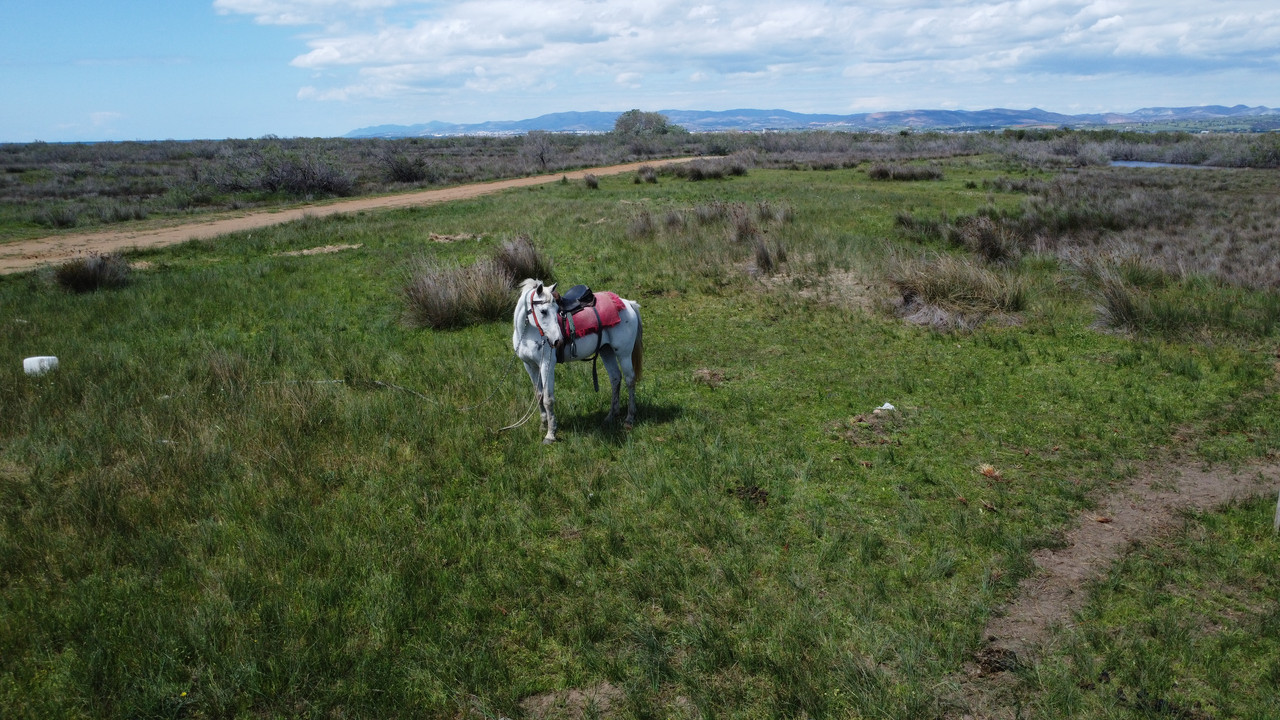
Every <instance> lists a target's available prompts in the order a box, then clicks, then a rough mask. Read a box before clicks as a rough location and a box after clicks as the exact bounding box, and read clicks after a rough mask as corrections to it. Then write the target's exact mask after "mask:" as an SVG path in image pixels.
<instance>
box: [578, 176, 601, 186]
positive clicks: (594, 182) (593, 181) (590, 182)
mask: <svg viewBox="0 0 1280 720" xmlns="http://www.w3.org/2000/svg"><path fill="white" fill-rule="evenodd" d="M582 182H583V183H584V184H586V186H587V188H589V189H591V190H599V189H600V178H598V177H596V176H595V175H593V174H591V173H587V174H586V175H583V176H582Z"/></svg>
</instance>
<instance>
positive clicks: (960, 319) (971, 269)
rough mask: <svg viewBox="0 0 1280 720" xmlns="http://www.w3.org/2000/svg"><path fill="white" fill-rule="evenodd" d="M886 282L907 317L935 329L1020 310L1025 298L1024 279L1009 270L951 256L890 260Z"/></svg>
mask: <svg viewBox="0 0 1280 720" xmlns="http://www.w3.org/2000/svg"><path fill="white" fill-rule="evenodd" d="M889 282H890V284H891V285H892V286H893V287H894V289H895V290H897V292H898V293H899V294H900V296H901V299H902V302H901V307H900V310H901V312H902V314H903V315H904V316H906V318H907V319H908V320H909V321H911V322H915V323H918V324H922V325H929V326H931V327H934V328H937V329H967V328H971V327H974V326H976V325H978V324H980V323H981V322H982V321H983V320H985V319H986V318H987V317H989V316H992V315H1009V314H1012V313H1017V312H1021V311H1022V310H1025V309H1026V307H1027V301H1028V297H1029V289H1028V287H1027V283H1026V281H1025V280H1023V279H1022V278H1020V277H1019V276H1017V275H1015V274H1013V273H1012V272H1007V271H999V270H993V269H991V268H988V267H985V266H984V265H982V264H981V263H980V262H975V261H974V260H972V259H970V258H967V257H959V256H955V255H934V256H927V257H924V258H919V259H914V258H913V259H906V260H904V259H896V260H893V261H892V262H891V263H890V267H889Z"/></svg>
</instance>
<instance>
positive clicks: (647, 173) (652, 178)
mask: <svg viewBox="0 0 1280 720" xmlns="http://www.w3.org/2000/svg"><path fill="white" fill-rule="evenodd" d="M642 182H647V183H656V182H658V171H657V170H655V169H654V167H653V166H652V165H641V166H640V167H639V168H638V169H637V170H636V184H637V185H639V184H640V183H642Z"/></svg>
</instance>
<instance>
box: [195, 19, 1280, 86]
mask: <svg viewBox="0 0 1280 720" xmlns="http://www.w3.org/2000/svg"><path fill="white" fill-rule="evenodd" d="M214 7H215V8H216V9H217V11H218V12H220V13H224V14H244V15H249V16H252V17H253V18H254V19H255V20H256V21H257V22H260V23H273V24H289V25H297V26H300V27H304V28H307V29H306V30H305V31H304V32H307V33H313V34H309V35H306V36H303V37H302V38H300V39H301V40H302V41H303V42H305V45H306V49H305V50H304V51H301V52H300V53H299V54H298V55H297V56H296V57H295V58H294V59H293V61H292V64H293V65H294V66H295V67H297V68H301V69H306V70H309V71H311V72H312V73H314V77H313V78H312V79H311V81H310V84H309V86H308V87H307V88H304V89H303V90H301V91H299V97H301V98H305V99H317V100H318V99H329V100H346V101H350V100H354V99H359V98H397V97H403V96H413V95H420V94H423V93H429V94H448V93H454V92H462V91H464V90H465V91H469V92H479V93H519V94H520V95H521V96H525V97H528V96H533V95H536V94H537V93H539V92H549V91H550V90H551V89H553V88H554V89H556V91H557V92H560V93H570V92H577V93H579V94H580V96H581V97H584V98H591V97H593V93H613V95H603V94H598V95H595V96H594V97H597V98H599V99H598V100H597V102H600V103H605V104H607V105H619V106H620V105H622V104H630V103H628V102H627V101H626V100H622V101H620V102H610V101H607V100H605V98H612V97H620V98H621V97H625V96H624V95H617V93H619V92H620V91H627V90H637V89H639V88H640V87H641V84H642V83H641V80H642V79H643V87H644V88H645V89H646V91H650V92H653V93H654V94H655V95H654V97H656V98H657V100H656V101H657V102H662V100H661V98H663V97H670V98H689V97H692V98H695V99H696V98H699V97H706V96H707V95H706V93H708V92H709V91H718V92H720V93H721V96H722V97H728V96H733V97H734V98H735V99H734V100H729V99H726V100H725V101H726V102H742V101H745V100H752V101H753V102H754V100H753V98H755V99H759V100H758V101H759V102H761V103H764V102H766V101H765V100H764V99H763V98H762V97H761V96H762V95H766V94H773V95H775V96H779V97H801V93H803V92H810V93H821V94H823V95H825V96H828V97H830V98H831V100H830V102H831V103H832V105H833V106H837V107H838V106H839V105H849V104H856V105H858V106H862V107H866V106H867V105H866V104H867V103H868V102H870V101H871V100H877V99H883V100H886V101H887V100H889V99H892V98H900V99H902V98H912V97H917V98H918V97H920V96H921V92H924V91H925V90H926V89H929V88H943V87H950V88H952V90H950V91H949V92H948V93H947V98H955V97H965V96H969V97H974V98H975V100H974V101H973V102H975V103H978V104H982V103H984V102H987V101H984V100H981V99H977V98H979V96H981V95H982V94H983V93H984V92H985V93H987V96H988V97H992V98H993V99H994V98H1005V97H1008V93H1010V92H1012V91H1011V90H1009V89H1008V88H1009V86H1011V85H1012V86H1014V87H1015V88H1017V91H1018V92H1024V93H1025V92H1027V91H1028V89H1030V90H1031V91H1032V92H1035V91H1036V90H1035V89H1036V88H1037V87H1040V88H1043V92H1044V94H1045V96H1046V97H1049V96H1056V93H1058V92H1060V91H1061V88H1062V86H1063V84H1064V83H1070V82H1073V81H1075V80H1077V79H1080V78H1084V77H1092V78H1107V77H1118V76H1126V77H1128V76H1133V75H1135V74H1137V75H1150V76H1151V77H1152V78H1153V79H1158V78H1160V77H1162V76H1163V75H1167V74H1169V73H1178V74H1179V76H1180V77H1185V76H1186V75H1187V74H1188V73H1191V74H1195V73H1199V72H1202V70H1201V69H1200V68H1201V67H1202V66H1203V67H1204V68H1206V69H1205V70H1203V72H1209V71H1210V69H1212V70H1213V71H1220V70H1221V69H1222V68H1223V67H1224V66H1230V65H1231V64H1233V63H1235V62H1237V61H1238V60H1237V59H1239V58H1254V59H1255V60H1256V58H1259V57H1262V58H1270V60H1269V62H1270V67H1272V68H1274V66H1275V65H1274V58H1275V56H1276V51H1275V50H1274V48H1276V47H1280V10H1276V9H1273V8H1272V0H1265V1H1263V0H1248V1H1245V2H1224V3H1201V2H1197V3H1192V2H1187V1H1185V0H1173V1H1170V2H1154V1H1151V0H1142V1H1127V0H1003V1H1000V2H975V1H968V2H955V3H937V2H927V1H924V0H907V1H905V2H904V1H892V0H872V1H869V2H860V3H858V4H857V5H852V4H844V3H830V2H822V1H821V0H796V1H794V2H790V3H777V2H763V1H761V0H746V1H742V2H733V3H729V2H724V1H723V0H711V1H704V2H701V3H699V4H697V5H694V6H692V7H690V6H688V5H686V4H685V3H683V2H681V1H680V0H652V1H651V2H648V3H644V4H638V3H634V2H632V0H527V1H522V0H460V1H456V2H448V1H445V2H427V1H425V0H215V2H214ZM1277 84H1278V85H1280V83H1277ZM912 86H915V87H912ZM916 88H919V89H916ZM737 98H740V99H737ZM855 98H861V99H855ZM904 101H905V100H904ZM939 101H941V98H939ZM948 102H955V101H953V100H948ZM1001 102H1002V103H1003V104H1011V102H1012V101H1010V100H1003V99H1002V100H1001ZM1035 102H1040V101H1039V100H1037V98H1035V97H1030V98H1028V99H1027V103H1028V104H1030V103H1035ZM770 104H774V105H776V104H778V103H776V102H771V103H770ZM910 104H913V105H922V104H928V103H927V102H925V101H923V100H918V101H916V102H913V103H910Z"/></svg>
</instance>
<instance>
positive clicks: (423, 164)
mask: <svg viewBox="0 0 1280 720" xmlns="http://www.w3.org/2000/svg"><path fill="white" fill-rule="evenodd" d="M382 167H383V171H384V172H385V173H386V175H387V179H388V180H390V181H391V182H399V183H420V182H434V178H433V177H432V173H431V171H430V170H429V169H428V168H427V161H426V160H424V159H423V158H421V157H409V156H408V155H404V154H401V153H395V154H387V155H385V156H383V158H382Z"/></svg>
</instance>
